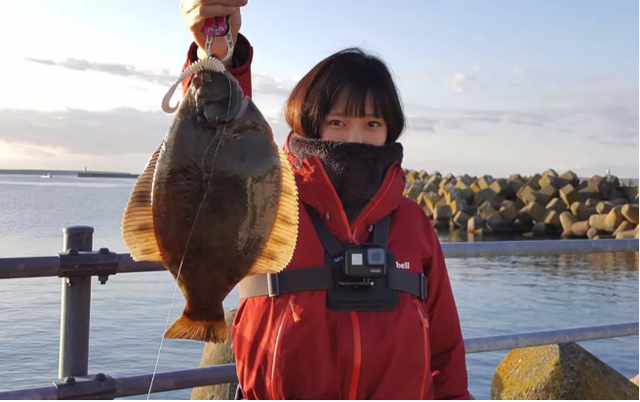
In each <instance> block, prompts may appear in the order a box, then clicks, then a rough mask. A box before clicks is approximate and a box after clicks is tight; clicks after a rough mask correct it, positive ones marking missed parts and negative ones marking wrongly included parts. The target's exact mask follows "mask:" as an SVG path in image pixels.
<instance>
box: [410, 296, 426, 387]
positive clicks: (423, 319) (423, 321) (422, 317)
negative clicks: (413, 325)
mask: <svg viewBox="0 0 640 402" xmlns="http://www.w3.org/2000/svg"><path fill="white" fill-rule="evenodd" d="M413 302H414V304H415V306H416V310H417V311H418V318H419V319H420V326H421V327H422V346H423V353H424V371H423V373H422V387H421V388H420V398H419V399H424V389H425V387H426V385H427V378H428V377H427V376H428V374H429V373H428V370H427V367H428V363H429V350H428V339H427V336H428V333H427V331H428V329H429V320H428V318H427V317H426V316H425V314H424V313H423V311H422V308H421V305H420V303H419V302H418V301H417V300H414V301H413Z"/></svg>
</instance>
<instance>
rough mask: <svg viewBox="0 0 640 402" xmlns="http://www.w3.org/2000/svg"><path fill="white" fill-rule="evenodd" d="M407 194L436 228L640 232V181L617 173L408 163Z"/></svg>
mask: <svg viewBox="0 0 640 402" xmlns="http://www.w3.org/2000/svg"><path fill="white" fill-rule="evenodd" d="M405 177H406V180H407V186H406V188H405V190H404V195H405V196H406V197H409V198H411V199H413V200H415V201H416V202H418V203H419V204H420V205H421V206H422V207H423V208H424V211H425V213H426V214H427V215H428V216H429V218H430V219H432V221H433V224H434V226H435V227H436V228H437V229H446V228H450V229H459V230H463V231H467V232H469V233H474V234H484V233H518V234H523V235H524V236H530V237H535V236H545V237H549V236H558V237H562V238H589V239H602V238H638V186H637V185H635V184H631V183H627V184H625V183H623V182H621V181H620V180H619V179H618V177H616V176H614V175H610V174H607V175H604V176H599V175H595V176H592V177H590V178H588V179H581V178H579V177H578V176H577V175H576V174H575V173H574V172H572V171H567V172H565V173H562V174H558V172H556V171H555V170H553V169H549V170H546V171H545V172H543V173H541V174H539V173H536V174H534V175H532V176H521V175H519V174H513V175H511V176H509V177H508V178H493V177H492V176H489V175H484V176H481V177H472V176H469V175H462V176H454V175H452V174H447V175H445V176H443V175H442V174H441V173H440V172H437V171H434V172H431V173H428V172H426V171H424V170H421V171H416V170H409V169H405Z"/></svg>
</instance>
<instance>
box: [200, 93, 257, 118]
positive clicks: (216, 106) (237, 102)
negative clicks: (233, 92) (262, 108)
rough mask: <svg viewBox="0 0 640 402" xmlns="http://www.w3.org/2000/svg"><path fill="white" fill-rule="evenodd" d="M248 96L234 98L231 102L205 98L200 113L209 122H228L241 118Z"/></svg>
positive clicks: (245, 108)
mask: <svg viewBox="0 0 640 402" xmlns="http://www.w3.org/2000/svg"><path fill="white" fill-rule="evenodd" d="M248 104H249V98H246V97H243V99H234V100H233V101H231V102H227V101H225V102H220V101H213V100H205V101H203V102H202V113H203V114H204V116H205V117H206V118H207V120H208V121H209V123H210V124H214V125H216V124H220V123H228V122H231V121H233V120H235V119H238V118H241V117H242V116H243V115H244V112H245V111H246V110H247V106H248Z"/></svg>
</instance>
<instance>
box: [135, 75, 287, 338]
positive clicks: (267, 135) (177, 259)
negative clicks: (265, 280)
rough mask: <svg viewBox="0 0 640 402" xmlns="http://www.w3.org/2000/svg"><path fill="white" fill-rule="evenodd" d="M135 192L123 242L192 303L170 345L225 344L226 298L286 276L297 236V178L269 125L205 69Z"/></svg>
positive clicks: (235, 87)
mask: <svg viewBox="0 0 640 402" xmlns="http://www.w3.org/2000/svg"><path fill="white" fill-rule="evenodd" d="M138 184H139V186H138ZM136 185H137V186H138V187H139V188H138V189H136V188H134V191H133V193H132V196H131V201H130V203H129V204H128V206H127V207H128V210H126V211H125V218H124V223H123V237H124V239H125V243H127V246H128V248H129V249H130V251H131V253H132V256H134V258H136V257H137V258H138V259H140V258H141V259H146V260H158V261H159V262H161V263H162V264H164V266H165V267H166V268H167V269H168V270H169V271H170V272H171V275H172V276H173V278H174V279H175V280H176V282H177V285H178V286H179V288H180V290H181V291H182V294H183V295H184V297H185V301H186V304H185V308H184V311H183V314H182V316H181V317H180V318H178V319H177V320H176V321H175V322H174V324H173V325H172V326H171V327H170V328H169V329H168V330H167V332H166V333H165V338H180V339H191V340H200V341H205V342H216V343H219V342H225V341H226V340H227V332H228V328H227V327H226V323H225V321H224V309H223V305H222V302H223V300H224V299H225V297H226V296H227V295H228V294H229V292H230V291H231V290H232V289H233V288H234V286H236V285H237V284H238V282H240V280H242V278H244V277H245V276H247V275H249V274H258V273H267V272H279V271H281V270H282V269H284V267H285V266H286V265H287V264H288V262H289V261H290V259H291V256H292V254H293V249H294V248H295V241H296V238H297V225H298V221H297V219H298V216H297V214H298V205H297V191H296V189H295V182H294V179H293V173H292V171H291V169H290V166H289V165H288V161H287V160H286V157H285V156H284V154H283V153H282V151H281V150H279V149H278V147H277V145H276V143H275V141H274V138H273V133H272V130H271V128H270V126H269V124H268V122H267V121H266V120H265V119H264V117H263V115H262V114H261V113H260V111H259V110H258V108H257V107H256V106H255V104H254V103H253V101H252V100H251V99H249V98H245V97H244V94H243V93H242V90H241V88H240V86H239V84H238V82H237V81H236V80H235V79H234V78H233V77H232V76H231V75H230V74H229V73H228V72H224V73H219V72H211V71H204V72H202V73H201V74H199V75H198V76H196V77H194V79H193V82H192V84H191V86H190V87H189V89H188V91H187V92H186V94H185V96H184V99H183V101H182V103H181V104H180V106H179V108H178V110H177V113H176V116H175V118H174V121H173V123H172V125H171V127H170V128H169V131H168V133H167V134H166V136H165V138H164V141H163V142H162V145H161V146H160V148H159V149H158V150H157V151H156V152H155V153H154V155H153V156H152V158H151V160H150V161H149V164H148V165H147V168H146V169H145V172H144V173H143V175H141V177H140V179H139V183H136ZM137 190H138V191H137ZM149 192H150V194H149ZM145 197H147V198H148V199H147V198H145ZM149 201H150V205H151V207H150V208H149V206H148V205H146V204H145V205H144V207H146V208H147V210H148V211H147V215H146V218H141V217H142V216H143V215H144V214H142V213H140V211H141V210H142V209H141V208H142V207H143V206H142V204H144V203H145V202H149ZM149 212H150V214H149ZM149 215H150V216H149ZM287 215H288V216H287ZM143 231H144V233H145V235H144V236H143V235H141V233H142V232H143ZM151 233H152V234H151ZM145 236H146V237H145ZM152 238H154V239H155V247H156V248H154V244H153V243H154V242H153V241H151V240H150V239H152ZM185 246H186V248H185Z"/></svg>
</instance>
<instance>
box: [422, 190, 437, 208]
mask: <svg viewBox="0 0 640 402" xmlns="http://www.w3.org/2000/svg"><path fill="white" fill-rule="evenodd" d="M422 197H423V198H424V203H425V204H426V205H427V206H428V207H429V209H430V210H431V211H434V210H435V209H436V204H437V203H438V201H440V196H439V195H438V194H436V193H434V192H431V191H430V192H428V193H422Z"/></svg>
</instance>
